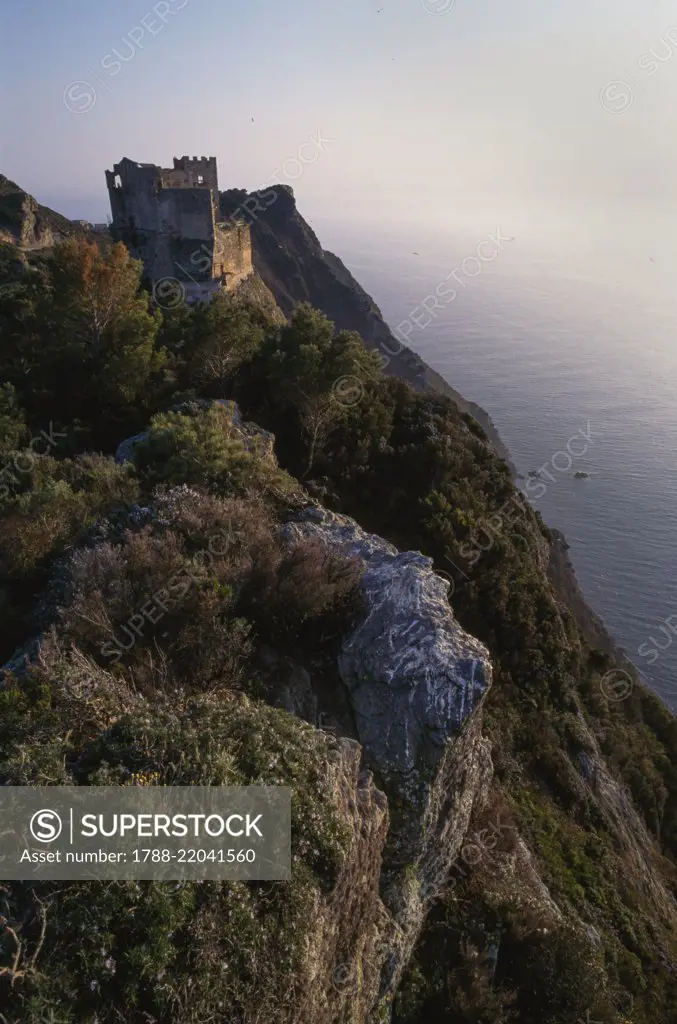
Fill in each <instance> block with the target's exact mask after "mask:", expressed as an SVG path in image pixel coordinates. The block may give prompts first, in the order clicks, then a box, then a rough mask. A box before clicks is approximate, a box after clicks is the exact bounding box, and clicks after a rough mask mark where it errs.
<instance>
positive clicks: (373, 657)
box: [290, 508, 491, 784]
mask: <svg viewBox="0 0 677 1024" xmlns="http://www.w3.org/2000/svg"><path fill="white" fill-rule="evenodd" d="M290 530H291V531H293V532H299V533H301V534H304V535H306V536H319V537H320V538H321V539H322V540H324V541H325V542H326V543H328V544H330V545H331V546H332V547H336V548H339V549H340V550H341V552H342V553H344V554H345V555H347V556H349V557H351V558H357V559H359V560H360V561H361V562H362V563H363V564H364V566H365V569H366V571H365V573H364V576H363V577H362V582H361V589H362V593H363V597H364V600H365V603H366V607H367V616H366V618H365V619H364V621H363V622H361V623H360V624H359V625H358V627H357V628H356V629H355V631H354V632H353V633H352V634H351V636H349V637H348V638H347V639H346V641H345V643H344V645H343V649H342V652H341V657H340V660H339V670H340V673H341V678H342V679H343V681H344V683H345V685H346V686H347V688H348V691H349V693H350V699H351V704H352V707H353V710H354V713H355V718H356V722H357V729H358V735H359V737H360V741H361V742H362V744H363V745H364V748H365V751H366V752H367V755H368V757H369V759H370V762H371V763H372V764H373V765H374V766H375V767H376V768H377V769H378V771H379V773H380V775H382V776H383V777H384V778H386V779H388V780H391V779H396V780H397V782H398V784H405V783H406V781H407V780H408V779H410V778H411V776H412V773H413V772H425V773H428V772H430V771H434V769H435V768H436V767H437V765H438V763H439V761H440V759H441V758H442V756H443V754H444V750H445V746H446V743H447V741H448V740H449V738H450V737H451V736H453V735H455V734H456V733H457V732H458V730H459V729H460V728H461V726H462V725H463V723H464V722H465V721H466V720H467V719H468V718H470V716H471V715H472V714H473V712H474V711H475V709H476V708H477V707H478V706H479V704H480V702H481V701H482V698H483V697H484V695H485V694H486V692H487V690H488V688H489V686H490V685H491V665H490V661H489V653H488V651H487V649H486V647H484V645H483V644H481V643H480V642H479V641H478V640H475V639H474V638H473V637H471V636H469V635H468V634H467V633H465V632H464V630H462V629H461V627H460V626H459V624H458V623H457V622H456V620H455V618H454V615H453V612H452V611H451V608H450V607H449V603H448V600H447V593H448V590H449V583H448V582H447V581H446V580H444V579H442V578H441V577H440V576H437V575H436V574H435V573H434V572H433V568H432V564H433V563H432V559H430V558H427V557H425V556H424V555H421V554H419V553H418V552H411V551H408V552H404V553H402V554H400V553H399V552H398V551H397V549H396V548H394V547H393V546H392V545H391V544H389V543H387V542H386V541H384V540H382V539H381V538H380V537H376V536H374V535H370V534H367V533H365V531H364V530H362V529H361V527H360V526H358V524H357V523H355V522H354V520H352V519H349V518H347V517H346V516H341V515H337V514H336V513H332V512H328V511H326V510H325V509H322V508H311V509H307V510H305V511H304V512H303V513H301V516H300V517H299V520H297V522H296V523H294V524H293V525H292V526H291V527H290Z"/></svg>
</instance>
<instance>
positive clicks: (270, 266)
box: [221, 185, 514, 470]
mask: <svg viewBox="0 0 677 1024" xmlns="http://www.w3.org/2000/svg"><path fill="white" fill-rule="evenodd" d="M221 213H222V215H223V216H224V217H230V216H233V215H235V214H236V215H237V216H243V215H244V216H245V218H246V219H248V220H250V221H251V231H252V248H253V257H254V266H255V267H256V269H257V270H258V272H259V274H260V275H261V277H262V278H263V280H264V281H265V283H266V284H267V285H268V287H269V289H270V290H271V292H272V293H273V295H274V296H275V298H276V300H277V303H278V305H279V306H280V308H281V309H282V311H283V312H284V313H285V315H287V316H289V315H290V314H291V312H292V310H293V309H294V307H295V305H296V304H297V303H298V302H309V303H310V304H311V305H312V306H314V307H315V308H316V309H321V310H322V312H323V313H324V314H325V315H326V316H328V317H329V319H330V320H331V321H332V322H333V323H335V324H336V327H337V329H338V330H342V331H357V333H358V334H359V335H360V336H361V338H362V339H363V341H364V343H365V345H367V347H368V348H371V349H374V350H376V351H378V352H379V353H380V355H381V358H382V359H385V360H386V361H387V366H386V368H385V370H386V372H387V373H389V374H392V375H393V376H396V377H399V378H400V379H401V380H406V381H408V383H409V384H411V385H412V387H414V388H415V389H416V390H417V391H435V392H437V393H439V394H443V395H446V396H447V397H449V398H452V399H453V400H454V401H455V402H456V403H457V405H458V406H459V408H461V409H462V410H463V411H464V412H468V413H470V415H471V416H474V417H475V419H476V420H477V421H478V422H479V423H480V424H481V425H482V427H483V428H484V430H485V431H486V433H487V435H488V436H489V437H490V438H491V440H492V442H493V444H494V445H495V447H496V449H497V451H498V452H499V453H500V455H501V457H502V458H503V459H505V461H506V462H507V463H508V465H510V466H511V468H513V470H514V467H512V463H511V460H510V455H509V453H508V451H507V449H506V448H505V446H504V445H503V443H502V441H501V439H500V436H499V434H498V431H497V430H496V428H495V427H494V424H493V422H492V420H491V417H490V416H489V414H488V413H487V412H486V411H485V410H484V409H482V408H481V407H480V406H478V405H477V404H476V403H475V402H469V401H468V400H467V399H465V398H464V397H463V396H462V395H461V394H459V392H458V391H456V390H455V389H454V388H453V387H452V386H451V385H450V384H448V383H447V382H446V381H445V380H444V379H443V378H442V377H440V375H439V374H438V373H436V372H435V371H434V370H432V369H431V368H430V367H429V366H427V365H426V363H424V362H423V360H422V359H421V358H420V356H418V355H417V354H416V353H415V352H413V351H412V350H411V349H410V348H407V346H406V345H403V344H402V343H401V342H399V341H398V340H397V339H396V338H395V336H394V335H393V333H392V331H391V330H390V328H389V327H388V325H387V324H386V322H385V320H384V319H383V316H382V314H381V311H380V309H379V308H378V306H377V305H376V303H375V302H374V300H373V299H372V298H371V296H370V295H368V294H367V293H366V292H365V291H364V289H363V288H362V287H361V285H360V284H359V283H358V282H357V281H356V280H355V278H354V277H353V275H352V274H351V273H350V271H349V270H348V268H347V267H346V266H345V265H344V264H343V262H342V261H341V260H340V259H339V257H338V256H335V255H334V253H331V252H329V251H328V250H326V249H323V248H322V245H321V243H320V241H319V239H318V238H317V236H316V234H315V233H314V231H313V230H312V228H311V227H310V225H309V224H308V223H307V222H306V221H305V220H304V218H303V217H302V216H301V214H300V213H299V211H298V208H297V206H296V199H295V198H294V193H293V190H292V189H291V188H290V187H289V186H288V185H275V186H273V187H272V188H270V189H267V190H266V191H265V192H253V193H251V194H248V193H247V192H245V191H242V190H239V189H232V190H230V191H227V192H223V193H221Z"/></svg>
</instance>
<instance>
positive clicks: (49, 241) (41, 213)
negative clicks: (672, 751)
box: [0, 174, 82, 250]
mask: <svg viewBox="0 0 677 1024" xmlns="http://www.w3.org/2000/svg"><path fill="white" fill-rule="evenodd" d="M79 231H80V232H81V231H82V228H81V227H80V226H78V225H77V224H75V223H74V222H73V221H70V220H68V219H67V218H66V217H62V216H61V214H60V213H56V212H55V211H54V210H50V209H49V207H47V206H41V205H40V203H38V201H37V200H36V199H34V198H33V196H30V195H29V194H28V193H27V192H24V191H23V189H22V188H20V187H19V186H18V185H17V184H15V182H13V181H10V180H9V178H6V177H5V176H4V174H0V242H11V243H12V244H14V245H17V246H18V247H19V248H20V249H24V250H33V249H49V248H51V247H52V246H54V245H56V244H57V242H62V241H64V239H66V238H69V237H70V236H71V235H74V234H77V233H78V232H79Z"/></svg>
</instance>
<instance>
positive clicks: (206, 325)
mask: <svg viewBox="0 0 677 1024" xmlns="http://www.w3.org/2000/svg"><path fill="white" fill-rule="evenodd" d="M193 319H194V323H193V325H192V330H193V333H194V336H195V339H196V347H195V350H194V352H193V354H192V357H191V358H190V370H189V375H190V378H191V380H192V381H193V382H194V383H195V384H197V385H198V386H202V387H204V388H206V389H207V390H209V391H214V392H217V393H218V395H219V396H220V395H223V394H224V393H225V391H226V388H227V385H228V381H229V380H230V378H231V377H232V376H233V374H234V373H235V372H236V370H237V369H238V368H239V367H240V366H241V365H242V364H243V363H245V362H249V361H250V360H251V359H252V358H253V357H254V355H255V353H256V352H257V350H258V349H259V348H260V347H261V343H262V341H263V330H262V328H261V327H260V326H259V325H258V324H257V323H255V322H254V321H253V319H252V317H251V315H250V312H249V310H248V309H247V307H246V306H245V305H243V304H242V303H241V302H239V301H238V300H237V299H234V298H233V297H232V296H231V295H229V294H227V293H226V292H220V293H219V294H217V295H216V296H215V297H214V299H212V301H211V302H210V303H208V304H206V305H204V306H200V307H198V308H197V309H196V310H195V312H194V314H193ZM214 397H216V395H214Z"/></svg>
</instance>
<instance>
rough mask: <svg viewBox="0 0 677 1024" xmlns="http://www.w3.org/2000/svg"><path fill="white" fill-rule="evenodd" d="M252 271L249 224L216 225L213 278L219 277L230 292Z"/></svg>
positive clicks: (228, 223)
mask: <svg viewBox="0 0 677 1024" xmlns="http://www.w3.org/2000/svg"><path fill="white" fill-rule="evenodd" d="M253 270H254V265H253V262H252V238H251V229H250V227H249V224H244V223H243V224H233V223H230V222H226V223H224V224H217V225H216V240H215V245H214V277H220V278H221V279H222V280H223V283H224V285H225V287H226V288H227V289H228V290H229V291H231V290H232V289H233V288H236V287H237V285H238V284H240V282H241V281H244V279H245V278H246V277H249V275H250V274H251V273H252V271H253Z"/></svg>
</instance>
